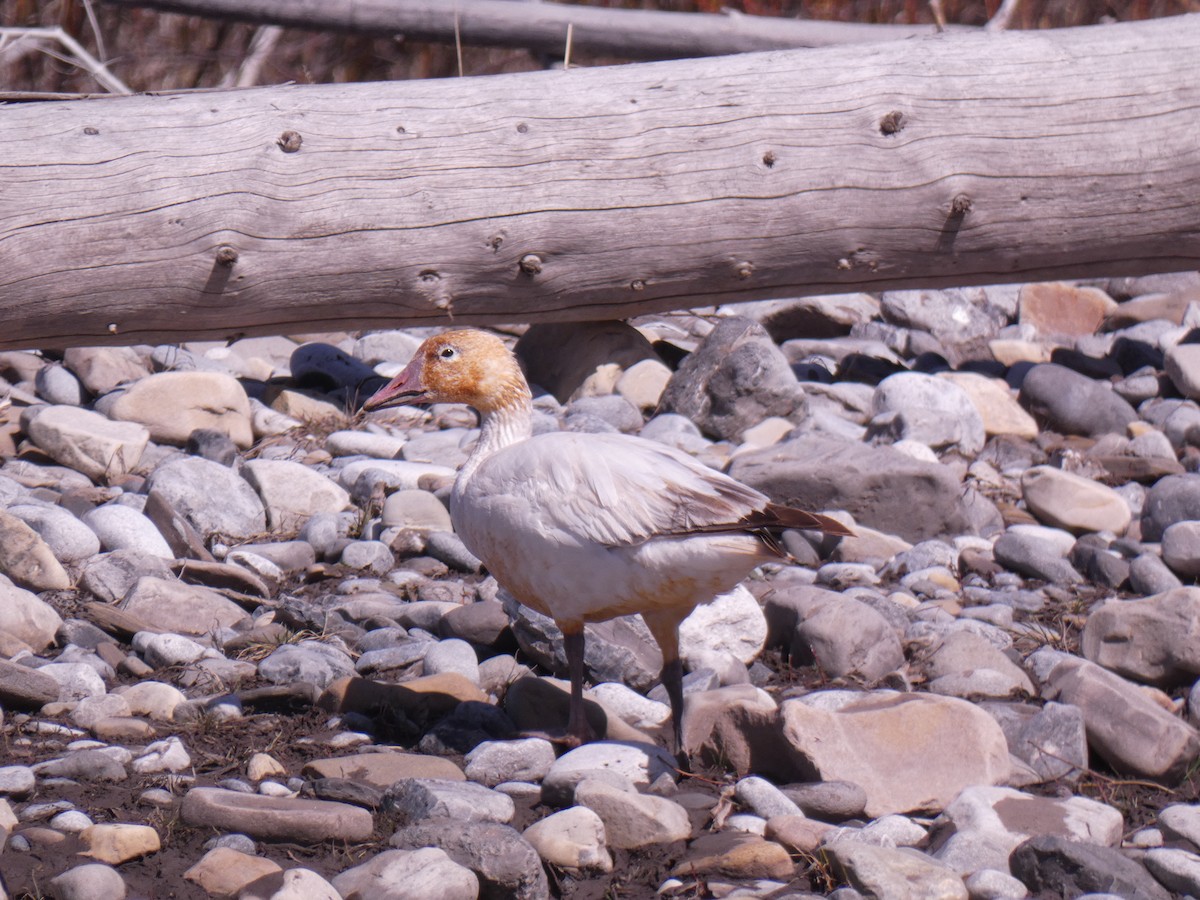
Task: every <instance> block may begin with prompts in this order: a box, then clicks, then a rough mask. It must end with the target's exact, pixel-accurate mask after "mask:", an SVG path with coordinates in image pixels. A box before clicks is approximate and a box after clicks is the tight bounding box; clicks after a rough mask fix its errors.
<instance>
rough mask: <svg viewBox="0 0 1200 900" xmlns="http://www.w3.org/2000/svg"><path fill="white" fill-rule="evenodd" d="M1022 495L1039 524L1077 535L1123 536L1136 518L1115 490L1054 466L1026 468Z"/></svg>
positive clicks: (1022, 478) (1023, 475)
mask: <svg viewBox="0 0 1200 900" xmlns="http://www.w3.org/2000/svg"><path fill="white" fill-rule="evenodd" d="M1021 495H1022V496H1023V497H1024V499H1025V505H1026V506H1028V507H1029V509H1030V510H1031V511H1032V512H1033V514H1034V515H1035V516H1037V517H1038V520H1039V521H1041V522H1044V523H1045V524H1047V525H1052V526H1054V527H1056V528H1063V529H1066V530H1067V531H1070V532H1072V533H1074V534H1082V533H1085V532H1090V531H1111V532H1113V533H1114V534H1122V533H1123V532H1124V531H1125V529H1126V528H1128V527H1129V523H1130V521H1131V520H1132V518H1133V513H1132V512H1130V509H1129V504H1128V503H1126V502H1125V500H1124V498H1123V497H1122V496H1121V495H1120V494H1118V493H1117V492H1116V491H1114V490H1113V489H1112V488H1110V487H1107V486H1105V485H1103V484H1100V483H1099V482H1098V481H1092V479H1090V478H1084V477H1083V476H1082V475H1076V474H1074V473H1073V472H1064V471H1063V470H1062V469H1056V468H1054V467H1052V466H1034V467H1033V468H1031V469H1026V470H1025V471H1024V472H1023V473H1022V475H1021Z"/></svg>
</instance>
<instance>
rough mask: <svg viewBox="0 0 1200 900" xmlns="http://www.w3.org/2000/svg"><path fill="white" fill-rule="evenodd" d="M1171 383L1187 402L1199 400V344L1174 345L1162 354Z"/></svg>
mask: <svg viewBox="0 0 1200 900" xmlns="http://www.w3.org/2000/svg"><path fill="white" fill-rule="evenodd" d="M1163 367H1164V368H1165V369H1166V370H1167V375H1168V376H1170V378H1171V383H1172V384H1174V385H1175V387H1176V388H1177V389H1178V390H1179V393H1181V394H1183V396H1185V397H1187V398H1188V399H1189V400H1195V399H1197V398H1200V344H1176V345H1175V346H1174V347H1171V348H1169V349H1168V350H1167V352H1166V354H1164V358H1163Z"/></svg>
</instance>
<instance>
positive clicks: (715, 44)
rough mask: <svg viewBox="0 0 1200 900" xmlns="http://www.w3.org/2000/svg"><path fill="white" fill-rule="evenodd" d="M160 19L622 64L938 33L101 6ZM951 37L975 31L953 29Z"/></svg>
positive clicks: (377, 2)
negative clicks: (572, 55) (189, 18)
mask: <svg viewBox="0 0 1200 900" xmlns="http://www.w3.org/2000/svg"><path fill="white" fill-rule="evenodd" d="M103 2H105V3H108V4H109V5H112V6H140V7H149V8H151V9H157V10H161V11H163V12H173V13H182V14H184V15H194V16H204V17H206V18H211V19H225V20H233V21H238V22H258V23H261V24H266V25H286V26H289V27H293V28H308V29H314V30H321V31H344V32H349V33H352V34H373V35H383V36H388V37H391V36H399V37H403V38H405V39H408V40H416V41H440V42H443V43H451V44H453V43H455V42H456V41H461V42H462V43H464V44H474V45H479V46H487V47H518V48H521V47H524V48H528V49H530V50H536V51H539V52H542V53H553V54H557V55H559V56H563V55H565V52H566V48H567V37H568V35H567V28H568V26H569V27H570V29H571V34H570V43H571V47H572V49H573V50H574V51H576V52H578V51H580V50H586V51H589V52H592V53H605V54H610V55H613V56H617V57H620V58H622V59H675V58H679V57H685V56H688V57H691V56H722V55H725V54H729V53H749V52H754V51H759V50H782V49H787V48H796V47H826V46H830V45H833V44H848V43H855V44H857V43H871V42H874V41H889V40H904V39H906V38H910V37H914V36H917V35H926V34H932V33H933V32H934V30H935V29H934V27H933V26H932V25H892V24H882V25H876V24H873V23H864V22H826V21H822V20H818V19H790V18H777V17H774V16H747V15H742V14H741V13H735V12H726V13H723V14H721V15H716V14H711V13H677V12H664V11H658V10H643V9H620V8H617V9H613V8H608V7H596V6H574V5H568V4H559V3H514V2H513V0H456V2H454V3H447V2H446V0H103ZM951 30H970V29H966V28H964V26H951Z"/></svg>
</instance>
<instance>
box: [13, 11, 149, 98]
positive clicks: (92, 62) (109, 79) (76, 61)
mask: <svg viewBox="0 0 1200 900" xmlns="http://www.w3.org/2000/svg"><path fill="white" fill-rule="evenodd" d="M27 40H29V41H33V42H35V43H36V44H37V49H38V50H40V51H41V52H42V53H45V54H46V55H48V56H52V57H54V58H55V59H59V60H62V61H63V62H65V63H69V64H70V65H73V66H77V67H78V68H80V69H83V70H84V71H85V72H87V73H88V74H89V75H91V76H92V77H93V78H95V79H96V81H97V82H98V83H99V84H100V86H101V87H103V88H104V89H105V90H106V91H109V92H110V93H113V94H132V93H133V91H131V90H130V89H129V88H128V87H127V86H126V84H125V83H124V82H123V81H121V79H120V78H118V77H117V76H116V75H114V74H113V73H112V72H110V71H108V66H106V65H104V63H102V62H100V60H98V59H96V57H94V56H92V54H90V53H88V52H87V51H86V50H85V49H83V46H82V45H81V44H80V43H79V41H77V40H75V38H73V37H71V35H69V34H67V33H66V32H65V31H63V30H62V29H61V28H57V27H56V28H0V54H3V53H11V52H13V50H15V49H16V48H18V47H21V45H22V43H23V42H24V41H27ZM46 42H57V43H58V44H60V45H61V46H62V47H64V48H65V49H66V51H67V55H63V54H61V53H58V52H56V51H55V50H53V49H51V48H49V47H46V46H44V45H45V43H46Z"/></svg>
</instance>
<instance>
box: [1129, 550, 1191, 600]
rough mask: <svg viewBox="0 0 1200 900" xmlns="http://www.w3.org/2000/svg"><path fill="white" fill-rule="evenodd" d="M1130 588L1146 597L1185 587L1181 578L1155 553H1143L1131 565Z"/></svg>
mask: <svg viewBox="0 0 1200 900" xmlns="http://www.w3.org/2000/svg"><path fill="white" fill-rule="evenodd" d="M1129 586H1130V588H1132V589H1133V590H1134V591H1136V592H1137V593H1139V594H1143V595H1145V596H1149V595H1150V594H1161V593H1162V592H1163V591H1169V590H1172V589H1174V588H1177V587H1183V582H1182V581H1180V580H1179V577H1178V576H1177V575H1176V574H1175V573H1174V572H1172V571H1171V570H1170V569H1168V568H1167V564H1166V563H1165V562H1163V561H1162V558H1161V557H1160V556H1157V555H1156V554H1154V553H1143V554H1141V555H1140V556H1137V557H1134V559H1133V560H1132V561H1131V562H1130V563H1129Z"/></svg>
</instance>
